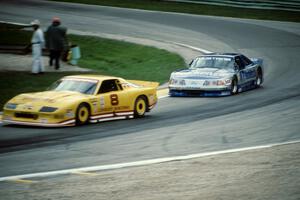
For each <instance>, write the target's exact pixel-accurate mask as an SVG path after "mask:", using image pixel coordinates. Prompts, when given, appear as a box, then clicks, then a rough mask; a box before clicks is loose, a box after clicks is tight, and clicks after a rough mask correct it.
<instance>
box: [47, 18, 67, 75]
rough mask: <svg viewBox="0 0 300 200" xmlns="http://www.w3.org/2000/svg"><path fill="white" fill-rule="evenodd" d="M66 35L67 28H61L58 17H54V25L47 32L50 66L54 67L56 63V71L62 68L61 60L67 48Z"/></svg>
mask: <svg viewBox="0 0 300 200" xmlns="http://www.w3.org/2000/svg"><path fill="white" fill-rule="evenodd" d="M66 34H67V28H65V27H62V26H61V21H60V19H59V18H58V17H53V19H52V24H51V25H50V26H49V27H48V29H47V31H46V47H47V48H48V49H49V51H50V59H49V65H50V66H52V65H53V62H55V69H56V70H57V69H59V68H60V63H59V62H60V58H61V55H62V52H63V51H64V50H65V48H66V46H67V45H66V44H67V40H66Z"/></svg>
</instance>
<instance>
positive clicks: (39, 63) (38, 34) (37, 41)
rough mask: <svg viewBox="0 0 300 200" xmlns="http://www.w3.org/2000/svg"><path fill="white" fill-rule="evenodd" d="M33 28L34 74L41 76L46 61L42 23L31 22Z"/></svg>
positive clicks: (37, 21)
mask: <svg viewBox="0 0 300 200" xmlns="http://www.w3.org/2000/svg"><path fill="white" fill-rule="evenodd" d="M31 25H32V27H33V30H34V32H33V35H32V38H31V45H32V59H33V62H32V70H31V72H32V74H39V73H44V71H45V69H44V61H43V57H42V48H43V46H44V43H45V40H44V34H43V31H42V30H41V29H40V21H39V20H37V19H36V20H34V21H32V22H31Z"/></svg>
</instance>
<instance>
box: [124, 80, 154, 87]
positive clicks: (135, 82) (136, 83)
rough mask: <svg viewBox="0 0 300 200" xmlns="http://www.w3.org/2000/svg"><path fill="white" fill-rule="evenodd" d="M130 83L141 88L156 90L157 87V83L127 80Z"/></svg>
mask: <svg viewBox="0 0 300 200" xmlns="http://www.w3.org/2000/svg"><path fill="white" fill-rule="evenodd" d="M127 81H128V82H130V83H133V84H135V85H140V86H143V87H152V88H157V87H158V86H159V83H158V82H151V81H138V80H127Z"/></svg>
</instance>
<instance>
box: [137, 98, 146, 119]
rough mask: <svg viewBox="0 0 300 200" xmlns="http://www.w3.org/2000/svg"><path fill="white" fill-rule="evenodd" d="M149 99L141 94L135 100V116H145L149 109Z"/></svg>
mask: <svg viewBox="0 0 300 200" xmlns="http://www.w3.org/2000/svg"><path fill="white" fill-rule="evenodd" d="M147 106H148V105H147V101H146V99H145V97H143V96H140V97H138V98H137V99H136V100H135V104H134V116H135V117H143V116H144V115H145V113H146V111H147Z"/></svg>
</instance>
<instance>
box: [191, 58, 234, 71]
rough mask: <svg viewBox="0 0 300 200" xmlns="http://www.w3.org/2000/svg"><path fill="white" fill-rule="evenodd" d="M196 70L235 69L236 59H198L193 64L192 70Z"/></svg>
mask: <svg viewBox="0 0 300 200" xmlns="http://www.w3.org/2000/svg"><path fill="white" fill-rule="evenodd" d="M196 68H217V69H227V70H230V69H234V59H233V58H230V57H221V56H203V57H198V58H196V59H195V60H194V61H193V62H192V64H191V69H196Z"/></svg>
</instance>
